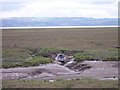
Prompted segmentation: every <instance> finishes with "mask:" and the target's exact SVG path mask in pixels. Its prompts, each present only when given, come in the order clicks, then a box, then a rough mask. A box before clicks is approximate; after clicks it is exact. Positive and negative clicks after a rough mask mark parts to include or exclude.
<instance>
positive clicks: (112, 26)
mask: <svg viewBox="0 0 120 90" xmlns="http://www.w3.org/2000/svg"><path fill="white" fill-rule="evenodd" d="M110 27H112V28H113V27H119V26H40V27H0V29H39V28H110Z"/></svg>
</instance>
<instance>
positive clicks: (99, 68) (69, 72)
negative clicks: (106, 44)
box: [0, 61, 118, 80]
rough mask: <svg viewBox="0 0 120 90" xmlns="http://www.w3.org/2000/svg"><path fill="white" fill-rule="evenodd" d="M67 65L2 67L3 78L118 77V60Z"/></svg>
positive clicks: (114, 78)
mask: <svg viewBox="0 0 120 90" xmlns="http://www.w3.org/2000/svg"><path fill="white" fill-rule="evenodd" d="M72 64H73V63H70V64H68V65H67V66H66V67H65V66H61V65H58V64H46V65H42V66H36V67H20V68H10V69H0V71H2V76H0V77H1V78H2V79H3V80H8V79H44V80H53V79H72V78H82V77H90V78H97V79H113V80H116V79H118V62H117V61H116V62H115V61H105V62H103V61H83V62H80V63H77V64H76V65H72Z"/></svg>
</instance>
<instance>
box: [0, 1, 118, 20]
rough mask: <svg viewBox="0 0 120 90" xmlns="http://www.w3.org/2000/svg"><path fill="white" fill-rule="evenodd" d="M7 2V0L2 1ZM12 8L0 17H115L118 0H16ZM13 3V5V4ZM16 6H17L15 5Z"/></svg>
mask: <svg viewBox="0 0 120 90" xmlns="http://www.w3.org/2000/svg"><path fill="white" fill-rule="evenodd" d="M5 1H6V3H8V4H7V5H8V6H9V2H7V1H8V0H4V2H5ZM9 1H12V2H13V3H12V9H11V10H4V11H1V14H0V17H3V18H6V17H93V18H113V17H117V15H118V14H117V7H118V5H117V2H118V0H106V1H104V0H84V1H83V0H36V2H35V1H34V0H29V1H28V2H27V1H26V2H24V1H25V0H18V1H21V2H22V4H23V5H22V6H21V4H19V3H20V2H17V3H14V1H16V0H9ZM13 4H14V5H13ZM16 6H17V7H16Z"/></svg>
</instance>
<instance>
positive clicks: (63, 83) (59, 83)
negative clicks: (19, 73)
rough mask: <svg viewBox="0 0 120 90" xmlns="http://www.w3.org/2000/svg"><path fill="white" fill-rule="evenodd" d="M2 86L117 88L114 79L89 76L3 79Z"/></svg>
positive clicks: (116, 82)
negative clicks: (78, 77)
mask: <svg viewBox="0 0 120 90" xmlns="http://www.w3.org/2000/svg"><path fill="white" fill-rule="evenodd" d="M2 85H3V88H118V81H117V80H116V81H115V80H96V79H89V78H82V79H72V80H56V81H54V82H49V81H47V80H3V83H2Z"/></svg>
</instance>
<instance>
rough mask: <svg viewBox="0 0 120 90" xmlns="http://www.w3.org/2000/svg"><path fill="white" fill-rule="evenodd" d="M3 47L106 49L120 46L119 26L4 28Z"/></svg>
mask: <svg viewBox="0 0 120 90" xmlns="http://www.w3.org/2000/svg"><path fill="white" fill-rule="evenodd" d="M2 45H3V47H19V48H67V49H70V50H72V49H74V50H87V49H105V48H111V47H112V48H114V47H117V46H118V30H117V28H112V27H111V28H66V29H63V28H54V29H52V28H49V29H45V28H44V29H42V28H41V29H30V30H29V29H28V30H26V29H25V30H2Z"/></svg>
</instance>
